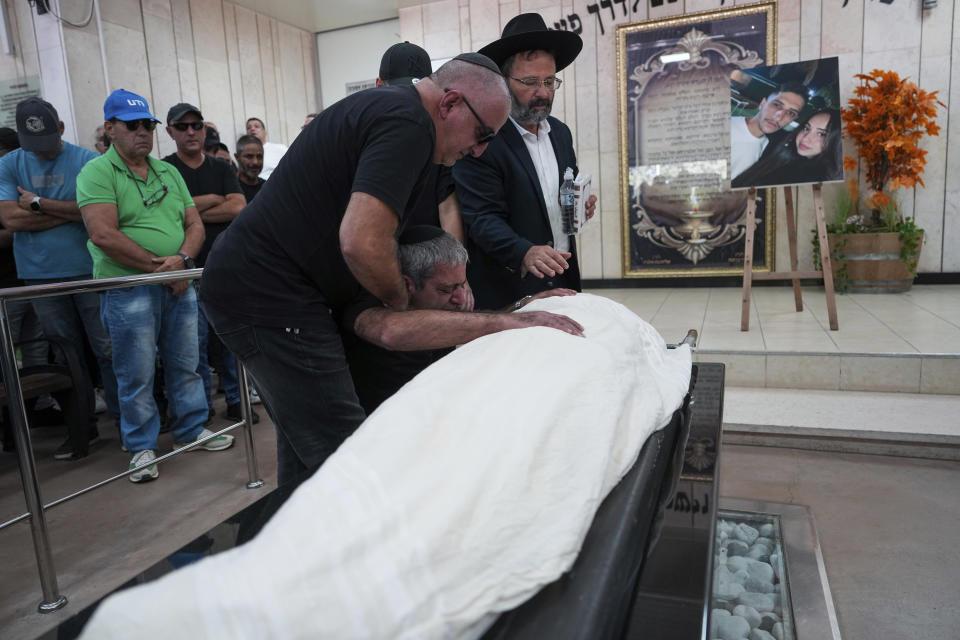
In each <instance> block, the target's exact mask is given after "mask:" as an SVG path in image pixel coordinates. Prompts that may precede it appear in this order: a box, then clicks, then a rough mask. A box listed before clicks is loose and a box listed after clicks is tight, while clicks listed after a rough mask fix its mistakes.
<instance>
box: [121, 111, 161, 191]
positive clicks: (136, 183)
mask: <svg viewBox="0 0 960 640" xmlns="http://www.w3.org/2000/svg"><path fill="white" fill-rule="evenodd" d="M151 122H153V121H152V120H151ZM150 171H153V175H155V176H157V182H159V183H160V188H159V189H157V190H156V191H154V192H153V193H151V194H150V195H149V196H146V197H144V195H143V190H142V189H141V188H140V183H139V182H138V181H137V178H136V176H134V175H133V172H132V171H130V167H127V172H128V173H129V174H130V177H131V178H133V184H135V185H136V187H137V193H139V194H140V200H141V201H142V202H143V206H145V207H152V206H153V205H155V204H159V203H160V201H161V200H163V199H164V198H166V197H167V192H168V191H169V189H167V185H165V184H163V180H161V179H160V174H158V173H157V172H156V170H155V169H154V168H153V167H152V166H150V164H149V161H148V164H147V176H149V175H150Z"/></svg>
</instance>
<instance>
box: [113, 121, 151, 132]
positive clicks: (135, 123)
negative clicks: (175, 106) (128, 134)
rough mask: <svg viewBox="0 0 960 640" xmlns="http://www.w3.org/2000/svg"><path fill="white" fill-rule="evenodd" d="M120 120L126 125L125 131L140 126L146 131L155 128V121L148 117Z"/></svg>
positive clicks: (134, 129)
mask: <svg viewBox="0 0 960 640" xmlns="http://www.w3.org/2000/svg"><path fill="white" fill-rule="evenodd" d="M120 122H122V123H123V124H125V125H126V126H127V131H136V130H137V129H139V128H140V127H141V126H142V127H143V128H144V129H146V130H147V131H153V130H154V129H156V128H157V121H156V120H150V119H149V118H143V119H141V120H121V121H120Z"/></svg>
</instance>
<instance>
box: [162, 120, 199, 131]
mask: <svg viewBox="0 0 960 640" xmlns="http://www.w3.org/2000/svg"><path fill="white" fill-rule="evenodd" d="M170 126H171V127H173V128H174V129H176V130H177V131H186V130H187V129H193V130H194V131H200V129H203V122H201V121H200V120H197V121H196V122H174V123H173V124H171V125H170Z"/></svg>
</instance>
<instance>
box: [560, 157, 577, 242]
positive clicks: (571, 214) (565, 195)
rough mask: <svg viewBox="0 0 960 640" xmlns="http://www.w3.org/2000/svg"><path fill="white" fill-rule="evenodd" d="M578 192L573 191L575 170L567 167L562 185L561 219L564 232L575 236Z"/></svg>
mask: <svg viewBox="0 0 960 640" xmlns="http://www.w3.org/2000/svg"><path fill="white" fill-rule="evenodd" d="M575 194H576V192H575V191H574V189H573V169H571V168H570V167H567V170H566V171H564V173H563V184H562V185H560V217H561V220H562V221H563V232H564V233H565V234H566V235H573V234H575V233H576V232H577V231H579V229H578V228H577V214H576V204H575V203H576V198H575Z"/></svg>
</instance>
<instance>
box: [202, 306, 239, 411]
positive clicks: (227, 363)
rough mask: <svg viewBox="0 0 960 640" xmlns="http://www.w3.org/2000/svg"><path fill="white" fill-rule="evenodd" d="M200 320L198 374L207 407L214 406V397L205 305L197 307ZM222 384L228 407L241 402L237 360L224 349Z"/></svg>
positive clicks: (221, 357) (221, 361)
mask: <svg viewBox="0 0 960 640" xmlns="http://www.w3.org/2000/svg"><path fill="white" fill-rule="evenodd" d="M197 312H198V314H199V320H198V321H197V340H198V341H199V343H200V365H199V366H198V367H197V373H199V374H200V377H201V378H202V379H203V391H204V393H205V394H206V397H207V406H210V407H212V406H213V395H212V394H211V393H210V391H211V389H210V363H209V362H207V336H208V335H209V327H210V322H209V321H208V320H207V316H206V314H205V313H204V312H203V305H197ZM218 373H219V374H220V382H222V383H223V394H224V395H225V396H226V397H227V406H228V407H229V406H231V405H234V404H237V403H238V402H240V383H239V382H238V381H237V359H236V358H235V357H234V355H233V353H232V352H231V351H230V350H229V349H226V348H225V349H223V352H222V353H221V355H220V370H219V372H218Z"/></svg>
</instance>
